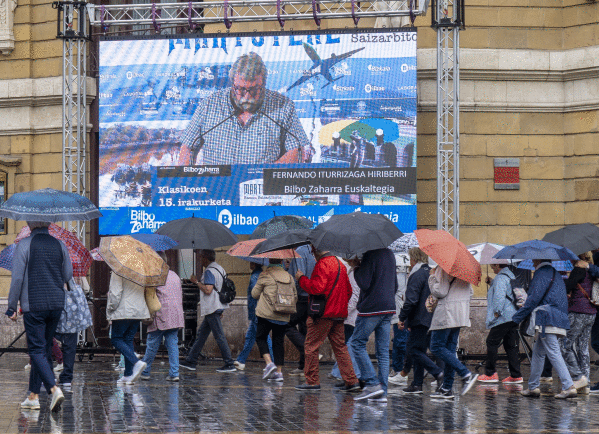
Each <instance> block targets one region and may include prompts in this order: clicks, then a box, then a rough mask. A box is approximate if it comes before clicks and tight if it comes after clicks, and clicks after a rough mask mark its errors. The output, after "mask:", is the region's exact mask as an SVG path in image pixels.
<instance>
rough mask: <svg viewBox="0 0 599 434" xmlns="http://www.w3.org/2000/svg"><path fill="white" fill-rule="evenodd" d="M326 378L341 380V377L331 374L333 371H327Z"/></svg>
mask: <svg viewBox="0 0 599 434" xmlns="http://www.w3.org/2000/svg"><path fill="white" fill-rule="evenodd" d="M327 378H330V379H331V380H341V378H339V377H337V376H335V375H333V373H332V372H329V373H328V374H327Z"/></svg>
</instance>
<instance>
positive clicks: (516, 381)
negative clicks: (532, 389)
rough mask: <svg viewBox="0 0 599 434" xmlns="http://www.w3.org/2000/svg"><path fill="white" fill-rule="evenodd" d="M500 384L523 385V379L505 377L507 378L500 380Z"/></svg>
mask: <svg viewBox="0 0 599 434" xmlns="http://www.w3.org/2000/svg"><path fill="white" fill-rule="evenodd" d="M479 381H480V380H479ZM501 382H502V383H503V384H520V383H524V379H523V378H522V377H517V378H514V377H507V378H504V379H503V380H501Z"/></svg>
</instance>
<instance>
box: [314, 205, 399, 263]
mask: <svg viewBox="0 0 599 434" xmlns="http://www.w3.org/2000/svg"><path fill="white" fill-rule="evenodd" d="M402 235H403V233H402V232H401V231H400V230H399V229H398V228H397V226H395V224H393V222H391V220H389V219H388V218H387V217H385V216H384V215H382V214H366V213H363V212H360V211H356V212H352V213H351V214H336V215H333V216H332V217H331V218H330V219H329V220H327V221H326V222H324V223H321V224H319V225H318V226H316V228H314V229H313V230H312V232H311V233H310V236H309V240H310V243H312V245H313V246H314V247H315V248H316V249H318V250H321V251H330V252H333V253H335V254H338V255H345V256H351V255H356V254H359V253H364V252H367V251H369V250H376V249H383V248H385V247H388V246H389V245H391V243H393V241H395V240H396V239H398V238H399V237H401V236H402Z"/></svg>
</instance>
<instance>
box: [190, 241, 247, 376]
mask: <svg viewBox="0 0 599 434" xmlns="http://www.w3.org/2000/svg"><path fill="white" fill-rule="evenodd" d="M199 255H200V264H201V265H202V267H203V268H204V274H202V278H201V280H200V281H198V279H197V278H196V276H193V275H192V276H190V277H189V280H191V281H192V282H193V283H195V284H196V285H197V286H198V288H199V289H200V309H201V312H200V313H201V315H202V316H203V317H204V321H202V324H200V327H198V332H197V334H196V340H195V341H194V343H193V345H192V347H191V349H190V350H189V353H188V354H187V357H186V358H185V360H184V361H183V362H181V363H180V365H179V366H180V367H182V368H185V369H187V370H189V371H195V370H196V365H197V363H198V357H200V353H201V352H202V348H204V344H205V343H206V340H207V339H208V336H210V333H212V334H213V335H214V339H215V340H216V344H217V345H218V348H219V349H220V352H221V354H222V356H223V360H224V361H225V365H224V366H223V367H221V368H218V369H217V370H216V372H235V371H236V370H237V368H235V365H234V364H233V358H232V357H231V349H230V348H229V343H228V342H227V338H226V336H225V332H224V330H223V324H222V321H221V318H222V315H223V312H224V310H225V309H228V308H229V303H228V302H226V300H227V299H226V298H225V299H223V298H222V296H223V295H224V294H225V292H224V291H223V289H224V287H225V283H226V282H227V280H228V278H227V272H226V271H225V269H224V268H223V267H221V266H220V265H219V264H217V263H216V252H215V251H214V250H200V251H199Z"/></svg>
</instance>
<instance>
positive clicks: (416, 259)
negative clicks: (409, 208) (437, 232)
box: [398, 247, 443, 394]
mask: <svg viewBox="0 0 599 434" xmlns="http://www.w3.org/2000/svg"><path fill="white" fill-rule="evenodd" d="M408 255H409V257H410V267H411V270H410V273H409V275H408V284H407V289H406V294H405V301H404V303H403V307H402V308H401V311H400V312H399V324H398V327H399V328H400V329H406V328H409V329H410V335H409V338H408V343H407V347H408V352H409V354H410V356H411V358H412V360H413V364H414V380H413V381H412V384H410V385H409V386H408V387H407V388H405V389H403V391H404V393H414V394H420V393H422V383H423V382H424V370H425V369H426V370H427V371H428V372H429V373H430V374H431V375H432V376H433V377H435V380H436V381H437V388H439V387H441V385H442V384H443V369H441V368H440V367H439V366H437V365H436V364H435V363H434V362H433V361H432V360H431V359H430V358H429V357H428V356H427V354H426V350H427V349H428V347H429V345H430V340H431V339H430V334H429V333H428V329H429V327H430V325H431V320H432V318H433V314H432V313H431V312H429V311H428V310H426V299H427V298H428V296H429V295H430V293H431V291H430V288H429V286H428V277H429V274H430V267H429V266H428V256H427V254H426V253H424V252H423V251H422V250H420V249H419V248H418V247H412V248H411V249H410V250H409V251H408Z"/></svg>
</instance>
